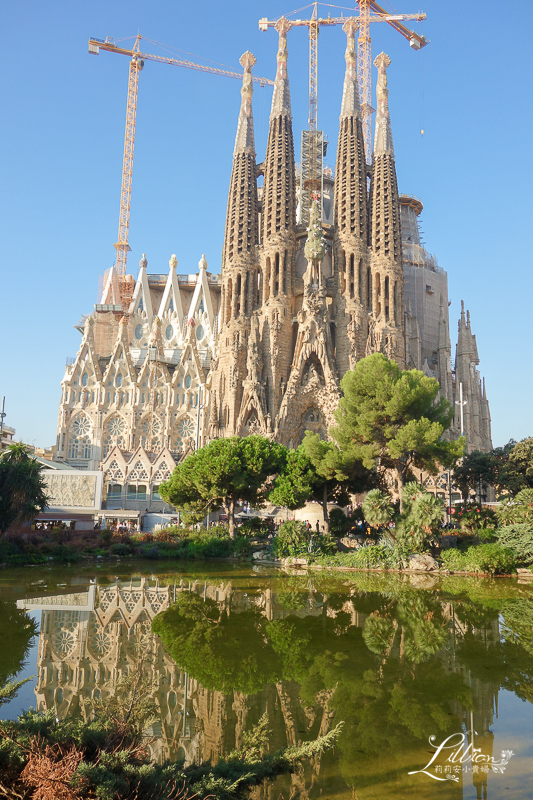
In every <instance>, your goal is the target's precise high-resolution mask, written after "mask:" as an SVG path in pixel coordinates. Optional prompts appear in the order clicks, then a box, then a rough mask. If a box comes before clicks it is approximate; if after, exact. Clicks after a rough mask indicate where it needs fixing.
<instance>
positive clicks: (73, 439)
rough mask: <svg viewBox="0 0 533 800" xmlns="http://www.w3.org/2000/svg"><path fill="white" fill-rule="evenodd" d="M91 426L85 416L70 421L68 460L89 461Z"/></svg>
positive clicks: (90, 453)
mask: <svg viewBox="0 0 533 800" xmlns="http://www.w3.org/2000/svg"><path fill="white" fill-rule="evenodd" d="M91 439H92V424H91V421H90V419H89V417H87V416H86V415H85V414H82V415H80V416H78V417H76V418H75V419H73V420H72V422H71V424H70V428H69V439H68V458H69V459H76V460H83V461H89V459H90V458H91V456H92V443H91Z"/></svg>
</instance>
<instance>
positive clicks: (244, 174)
mask: <svg viewBox="0 0 533 800" xmlns="http://www.w3.org/2000/svg"><path fill="white" fill-rule="evenodd" d="M255 62H256V59H255V56H253V55H252V53H250V52H246V53H244V54H243V55H242V56H241V59H240V63H241V65H242V67H243V68H244V75H243V82H242V89H241V108H240V112H239V122H238V125H237V136H236V138H235V150H234V152H233V169H232V172H231V181H230V190H229V196H228V211H227V216H226V236H225V240H224V268H227V267H228V266H229V264H230V263H232V262H233V263H235V259H237V258H238V257H243V256H245V255H247V254H248V255H249V256H252V255H253V253H254V248H255V245H256V244H257V243H258V241H259V231H258V208H257V178H256V173H255V144H254V128H253V115H252V91H253V89H252V86H253V84H252V67H253V66H254V64H255ZM241 260H242V258H241Z"/></svg>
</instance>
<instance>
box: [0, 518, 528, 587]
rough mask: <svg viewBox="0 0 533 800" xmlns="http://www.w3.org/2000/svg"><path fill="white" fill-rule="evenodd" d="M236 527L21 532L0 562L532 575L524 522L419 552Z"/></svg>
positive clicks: (297, 525) (378, 541)
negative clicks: (223, 563) (233, 530)
mask: <svg viewBox="0 0 533 800" xmlns="http://www.w3.org/2000/svg"><path fill="white" fill-rule="evenodd" d="M239 531H240V534H241V535H238V536H237V537H236V538H231V537H230V535H229V532H228V530H227V527H225V526H223V525H218V526H216V527H212V528H208V529H203V528H201V529H200V530H196V529H194V528H193V529H186V528H180V527H177V526H171V527H167V528H163V529H161V530H158V531H156V532H155V533H154V534H151V533H140V534H132V535H129V534H127V533H121V532H117V531H111V530H96V531H72V532H71V531H68V530H52V531H45V532H42V531H35V532H28V531H27V529H21V530H19V531H17V532H14V533H11V534H8V535H7V536H4V537H2V539H1V541H0V567H4V568H7V567H10V566H13V567H21V566H52V565H57V564H65V565H74V564H80V565H81V564H87V563H96V564H102V563H109V561H122V560H125V559H127V560H128V561H129V560H141V561H158V562H161V561H163V562H164V561H176V562H191V561H219V560H227V561H237V562H250V561H251V562H253V563H254V564H257V565H264V566H273V567H283V568H285V567H289V568H299V569H302V568H308V569H314V570H318V569H320V570H335V571H343V570H344V571H372V572H385V573H386V572H391V573H395V572H400V573H403V572H405V573H428V574H433V575H436V574H444V575H449V574H454V575H466V576H468V575H472V576H480V575H487V576H491V577H497V576H506V577H509V576H516V575H518V577H520V578H527V577H529V576H530V575H531V576H532V577H533V573H532V572H531V571H530V569H529V568H530V567H531V564H532V561H533V557H532V554H531V553H530V552H529V550H528V549H527V548H526V552H525V553H524V552H522V551H521V550H520V547H519V546H517V542H518V545H519V544H520V540H521V539H525V540H529V539H533V526H532V525H529V524H528V525H514V526H508V527H506V528H502V529H499V530H497V531H493V530H487V529H480V530H477V531H470V532H468V531H464V530H463V531H453V533H451V534H448V533H443V534H442V535H439V536H436V537H435V538H434V539H433V540H432V542H431V546H428V547H427V548H425V549H424V550H422V549H421V550H420V552H410V551H409V548H406V547H401V546H399V545H397V544H396V543H394V541H393V539H392V537H391V536H390V535H389V534H388V532H387V531H386V530H385V531H382V532H374V533H373V535H370V536H369V535H362V534H360V535H358V536H357V537H355V536H353V535H350V536H346V535H344V536H337V537H333V536H327V535H319V534H315V533H314V532H312V531H310V530H308V529H307V528H306V526H305V525H304V523H301V522H295V521H289V522H286V523H283V524H282V525H281V526H280V528H279V531H278V532H277V535H275V536H273V535H272V533H271V532H268V531H267V530H261V529H260V527H259V521H257V522H256V523H252V524H250V523H248V524H246V525H244V526H243V527H242V528H241V529H239ZM513 535H514V540H516V541H514V540H513ZM504 542H505V544H504ZM450 545H451V546H450ZM506 545H507V546H506ZM513 545H514V546H513Z"/></svg>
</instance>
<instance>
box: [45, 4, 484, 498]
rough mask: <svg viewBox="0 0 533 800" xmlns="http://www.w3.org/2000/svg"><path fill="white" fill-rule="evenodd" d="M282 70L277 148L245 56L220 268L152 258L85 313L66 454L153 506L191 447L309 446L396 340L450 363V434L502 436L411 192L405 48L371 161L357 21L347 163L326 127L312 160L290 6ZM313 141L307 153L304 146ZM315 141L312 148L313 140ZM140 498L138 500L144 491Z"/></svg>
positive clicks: (62, 444) (479, 444)
mask: <svg viewBox="0 0 533 800" xmlns="http://www.w3.org/2000/svg"><path fill="white" fill-rule="evenodd" d="M276 28H277V32H278V37H279V41H278V50H277V72H276V79H275V86H274V92H273V98H272V106H271V112H270V120H269V132H268V144H267V150H266V155H265V158H264V160H263V161H262V162H261V161H259V160H258V158H257V154H256V152H255V144H254V125H253V113H252V87H253V84H252V69H253V66H254V64H255V58H254V56H253V55H252V54H251V53H249V52H247V53H245V54H244V55H243V56H242V58H241V64H242V66H243V70H244V76H243V85H242V90H241V106H240V112H239V117H238V123H237V135H236V140H235V148H234V153H233V166H232V173H231V180H230V188H229V196H228V204H227V212H226V228H225V239H224V246H223V255H222V264H221V269H220V274H213V273H212V272H211V271H209V269H208V264H207V262H206V260H205V258H204V257H203V256H202V258H201V260H200V262H199V269H198V272H195V273H194V274H179V273H178V270H177V259H176V256H175V255H172V257H171V258H170V261H169V265H168V271H165V273H164V274H161V273H159V272H158V273H152V272H149V270H148V262H147V259H146V257H145V256H143V258H142V259H141V261H140V265H139V274H138V277H137V280H136V281H135V280H134V278H133V277H131V276H128V278H127V280H128V281H129V282H130V292H129V297H131V302H130V305H129V308H127V309H124V308H123V307H122V305H121V304H120V297H121V296H123V295H121V294H120V292H119V291H118V288H117V276H116V274H115V271H114V268H112V269H111V270H110V271H109V272H108V274H107V275H106V279H105V283H104V286H103V292H102V296H101V297H100V298H99V299H100V302H99V303H97V304H96V305H95V306H94V310H93V311H92V312H91V313H90V314H89V315H88V316H86V317H83V318H82V320H81V321H80V323H79V325H78V327H79V330H80V333H81V335H82V341H81V345H80V348H79V350H78V353H77V356H76V358H75V359H74V360H73V363H69V364H67V367H66V371H65V375H64V378H63V381H62V396H61V403H60V409H59V422H58V440H57V458H58V459H59V460H61V461H63V462H66V463H67V464H69V465H71V466H72V467H75V468H80V469H90V470H95V469H100V470H103V471H104V473H105V477H106V486H107V495H108V499H109V498H110V497H112V496H113V494H114V495H115V496H116V500H117V503H119V504H120V503H122V505H117V506H116V507H122V508H127V507H128V505H127V503H128V502H131V503H133V504H136V503H137V504H141V505H144V503H146V505H147V506H148V505H149V502H150V501H151V500H152V501H157V500H158V487H159V484H160V482H161V481H163V480H166V479H167V478H168V476H169V475H170V473H171V472H172V470H173V468H174V466H175V464H176V463H178V462H179V461H180V460H181V459H182V458H183V457H184V456H185V455H186V454H187V453H188V452H190V451H191V450H193V449H195V448H197V447H201V446H202V445H203V444H205V443H206V442H208V441H210V440H211V439H213V438H216V437H221V436H233V435H238V436H245V435H247V434H249V433H255V432H257V433H262V434H263V435H265V436H269V437H272V438H274V439H275V440H277V441H279V442H282V443H284V444H286V445H288V446H291V447H296V446H298V444H299V443H300V442H301V441H302V438H303V436H304V433H305V431H306V430H311V431H315V432H317V433H319V434H320V435H321V436H323V437H327V436H328V430H329V426H330V425H331V424H332V423H333V421H334V417H333V414H334V411H335V408H336V406H337V403H338V400H339V397H340V393H341V391H340V380H341V378H342V376H343V375H344V374H345V373H346V372H347V371H348V370H350V369H352V368H353V367H354V365H355V364H356V363H357V361H358V360H359V359H361V358H364V357H365V356H366V355H368V354H370V353H374V352H382V353H384V354H385V355H387V357H389V358H391V359H394V360H395V361H397V362H398V364H399V365H400V366H401V367H402V368H408V369H409V368H417V369H421V370H423V371H424V372H425V373H426V374H427V375H431V376H434V377H435V378H436V379H437V380H438V381H439V384H440V387H441V393H442V395H443V396H444V397H446V398H447V399H448V400H449V401H450V403H452V404H453V405H454V409H455V411H456V413H455V419H454V423H453V426H452V430H451V432H450V435H452V436H458V435H460V433H461V432H464V435H465V436H466V441H467V449H468V450H474V449H480V450H485V451H486V450H489V449H490V448H491V446H492V445H491V433H490V413H489V404H488V400H487V396H486V392H485V386H484V383H483V382H482V381H481V378H480V374H479V372H478V364H479V356H478V351H477V344H476V338H475V335H474V334H473V333H472V329H471V322H470V315H469V313H468V312H465V309H464V305H463V308H462V312H461V317H460V320H459V329H458V339H457V345H456V351H455V359H454V361H452V350H451V335H450V325H449V316H448V288H447V275H446V272H445V271H444V270H443V269H442V268H441V267H439V265H438V263H437V261H436V259H435V258H434V257H433V256H431V255H430V254H429V253H428V252H427V250H426V249H425V247H424V246H423V243H422V241H421V237H420V230H419V215H420V213H421V211H422V202H421V201H420V200H419V199H418V198H416V197H413V196H411V195H401V194H400V193H399V191H398V186H397V179H396V167H395V157H394V147H393V138H392V129H391V121H390V117H389V107H388V93H389V89H388V70H389V66H390V59H389V57H388V56H387V55H386V54H384V53H381V54H380V55H379V56H378V57H377V58H376V59H375V61H374V64H375V67H376V69H377V103H376V106H377V110H376V121H375V136H374V147H373V154H372V159H371V160H372V164H371V166H370V165H369V164H368V163H367V161H370V159H369V158H367V155H366V154H365V151H364V141H363V133H362V116H361V107H360V101H359V94H358V86H357V74H356V47H355V36H356V32H357V20H356V19H348V20H347V21H346V23H345V25H344V28H343V29H344V32H345V34H346V71H345V75H344V86H343V94H342V104H341V109H340V124H339V133H338V145H337V157H336V166H335V169H334V170H333V169H331V168H329V167H327V166H325V165H324V147H323V136H322V133H321V132H319V131H318V132H317V131H315V132H314V137H315V138H314V140H313V141H311V142H310V141H309V137H310V136H311V134H310V133H309V134H308V137H307V140H306V137H305V135H304V136H303V137H302V142H303V145H302V157H301V163H300V164H299V165H297V164H296V161H295V147H294V137H293V127H292V116H291V100H290V90H289V77H288V47H287V33H288V31H289V29H290V22H288V21H287V20H286V19H284V18H282V19H281V20H279V21H278V23H277V25H276ZM306 142H307V150H306V149H305V146H306ZM304 151H305V152H304ZM132 507H135V506H132Z"/></svg>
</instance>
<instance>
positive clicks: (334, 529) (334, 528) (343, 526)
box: [329, 508, 351, 536]
mask: <svg viewBox="0 0 533 800" xmlns="http://www.w3.org/2000/svg"><path fill="white" fill-rule="evenodd" d="M350 524H351V521H350V520H348V519H347V517H346V514H345V513H344V511H343V510H342V509H341V508H332V509H331V511H330V512H329V530H330V532H331V534H332V535H333V536H344V535H345V533H346V531H347V530H348V526H349V525H350Z"/></svg>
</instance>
